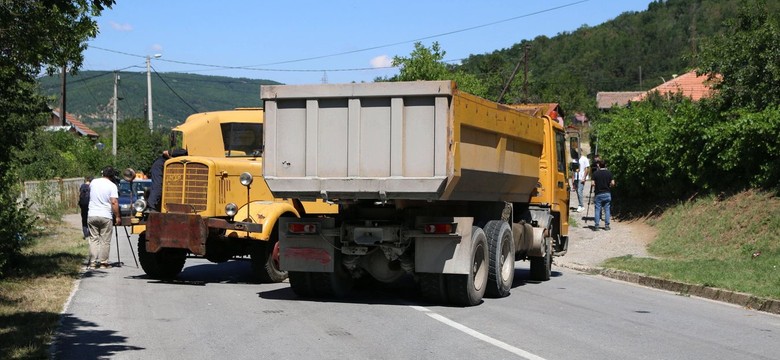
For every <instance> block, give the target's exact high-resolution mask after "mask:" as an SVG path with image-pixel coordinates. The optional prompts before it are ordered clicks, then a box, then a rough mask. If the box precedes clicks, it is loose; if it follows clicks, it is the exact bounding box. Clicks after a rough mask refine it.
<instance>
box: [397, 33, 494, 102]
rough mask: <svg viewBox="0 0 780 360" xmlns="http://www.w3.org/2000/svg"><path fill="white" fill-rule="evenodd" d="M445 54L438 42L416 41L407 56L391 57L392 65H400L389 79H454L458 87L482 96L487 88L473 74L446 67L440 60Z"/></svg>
mask: <svg viewBox="0 0 780 360" xmlns="http://www.w3.org/2000/svg"><path fill="white" fill-rule="evenodd" d="M445 54H446V52H445V51H444V50H442V49H441V47H440V46H439V43H438V42H434V43H433V44H432V45H431V47H430V48H427V47H425V46H423V44H422V43H420V42H416V43H414V50H413V51H412V53H411V54H410V55H409V57H401V56H394V57H393V66H401V71H400V73H399V74H398V75H397V76H395V77H393V78H391V79H390V80H391V81H416V80H454V81H455V82H456V83H457V84H458V88H459V89H461V90H463V91H465V92H467V93H470V94H474V95H477V96H482V97H484V96H485V95H486V94H487V88H486V87H485V86H484V85H483V84H482V82H481V81H480V80H479V78H477V76H475V75H473V74H467V73H465V72H463V71H459V70H453V69H450V68H448V67H447V64H445V63H444V62H442V59H444V55H445Z"/></svg>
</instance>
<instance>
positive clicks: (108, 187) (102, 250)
mask: <svg viewBox="0 0 780 360" xmlns="http://www.w3.org/2000/svg"><path fill="white" fill-rule="evenodd" d="M101 175H102V176H103V177H101V178H98V179H95V180H92V182H91V183H90V185H89V210H88V214H87V225H88V226H89V235H90V236H89V254H90V258H91V259H92V261H94V262H93V263H92V264H90V266H92V267H95V268H97V267H100V268H101V269H107V268H110V267H111V265H110V264H109V263H108V254H109V251H110V250H111V235H113V233H114V226H113V225H121V222H122V219H121V218H120V216H119V200H118V199H119V191H118V189H117V187H116V184H115V183H114V178H116V171H114V168H113V167H111V166H107V167H105V168H104V169H103V171H102V172H101Z"/></svg>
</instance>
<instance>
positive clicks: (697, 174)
mask: <svg viewBox="0 0 780 360" xmlns="http://www.w3.org/2000/svg"><path fill="white" fill-rule="evenodd" d="M596 130H597V132H598V139H599V152H600V153H601V155H602V156H603V157H604V159H606V160H607V162H608V167H609V169H610V170H611V171H612V172H613V173H614V175H615V179H616V181H617V182H618V188H616V192H618V193H620V194H621V195H624V196H626V197H630V198H639V199H642V198H645V199H647V198H655V199H659V200H670V199H679V198H681V197H685V196H688V195H690V194H694V193H702V192H704V193H707V192H729V193H730V192H734V191H738V190H741V189H746V188H750V187H756V188H762V189H767V190H774V191H777V190H778V184H780V145H778V143H779V142H778V138H780V109H778V108H777V107H773V108H769V109H765V110H763V111H760V112H751V111H748V110H738V111H733V112H729V113H719V112H717V110H715V107H713V106H711V104H709V103H708V102H707V101H704V102H701V103H693V102H691V101H690V100H688V99H684V98H681V97H673V98H672V99H661V98H659V97H655V98H652V97H651V99H649V100H647V101H644V102H641V103H638V104H632V107H631V108H625V109H615V110H613V112H612V113H610V114H607V115H605V120H604V121H602V122H601V123H599V124H597V126H596Z"/></svg>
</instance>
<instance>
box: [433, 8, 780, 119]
mask: <svg viewBox="0 0 780 360" xmlns="http://www.w3.org/2000/svg"><path fill="white" fill-rule="evenodd" d="M743 2H744V1H743V0H707V1H702V0H657V1H654V2H651V3H650V4H649V5H648V9H647V10H645V11H640V12H626V13H623V14H621V15H620V16H618V17H616V18H615V19H613V20H611V21H607V22H605V23H603V24H600V25H595V26H593V24H590V26H585V25H583V26H581V27H580V28H579V29H577V30H575V31H572V32H563V33H560V34H558V35H557V36H554V37H551V38H550V37H546V36H538V37H536V38H535V39H533V40H528V41H523V42H521V43H517V44H515V45H513V46H511V47H509V48H506V49H500V50H496V51H494V52H492V53H487V54H479V55H472V56H469V58H468V59H466V60H464V61H463V63H462V65H460V66H459V69H460V70H463V71H465V72H467V73H470V74H474V75H476V76H477V77H478V78H479V79H480V80H482V81H484V82H485V83H486V84H488V86H489V87H490V95H489V97H490V98H492V99H496V98H498V96H499V94H500V93H501V91H502V89H503V86H504V84H505V83H506V80H507V79H509V78H510V74H511V73H512V70H513V69H515V68H516V67H517V65H518V63H519V64H520V65H522V64H523V62H524V59H525V58H526V57H525V51H526V48H525V47H526V45H528V48H527V59H528V60H527V61H528V85H527V89H528V90H527V96H526V94H525V93H524V92H523V91H522V89H523V80H524V72H523V67H522V66H521V67H520V68H519V69H520V71H519V72H518V73H517V76H516V77H515V80H514V82H513V86H512V89H511V90H510V91H509V92H508V94H507V95H505V96H504V101H506V102H525V101H527V102H557V103H560V104H561V106H562V107H563V109H564V110H565V111H566V113H567V115H568V116H567V119H570V118H571V116H573V112H574V111H585V112H587V113H588V114H589V116H591V115H595V114H598V112H597V111H596V107H595V102H596V93H597V92H599V91H640V90H641V91H644V90H649V89H651V88H653V87H655V86H657V85H659V84H661V83H662V82H664V81H665V80H669V79H671V77H672V76H673V75H674V74H683V73H685V72H687V71H689V70H692V69H694V68H696V65H697V63H696V61H697V59H696V53H697V50H698V46H699V44H701V42H702V41H704V40H705V39H707V38H710V37H713V36H714V35H716V34H719V33H722V32H724V31H726V26H725V25H724V21H725V20H726V19H727V18H730V17H734V16H735V15H736V14H737V9H738V8H739V5H740V4H741V3H743ZM749 2H754V1H753V0H751V1H749ZM766 3H767V8H768V9H769V10H771V11H772V12H778V11H780V1H767V2H766ZM592 5H594V4H586V5H583V6H592ZM445 50H446V49H445ZM591 118H593V117H592V116H591Z"/></svg>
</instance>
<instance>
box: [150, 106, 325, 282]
mask: <svg viewBox="0 0 780 360" xmlns="http://www.w3.org/2000/svg"><path fill="white" fill-rule="evenodd" d="M263 118H264V111H263V110H262V109H258V108H251V109H246V108H242V109H235V110H230V111H217V112H208V113H199V114H194V115H192V116H190V117H188V118H187V120H186V121H185V122H184V123H183V124H181V125H179V126H177V127H175V128H174V129H172V132H171V134H172V136H171V147H172V148H183V149H186V150H187V155H185V156H179V157H174V158H170V159H168V160H167V161H166V162H165V164H164V174H163V183H162V202H161V204H162V206H161V210H160V212H146V213H145V215H144V216H143V220H142V221H143V222H144V224H145V225H146V228H145V231H144V232H143V233H141V234H140V235H139V245H138V251H139V258H140V262H141V266H142V268H143V269H144V271H145V272H146V273H147V275H149V276H150V277H153V278H172V277H175V276H176V275H177V274H178V273H179V272H181V270H182V268H183V266H184V263H185V260H186V257H187V256H188V255H191V256H202V257H204V258H206V259H208V260H209V261H212V262H217V263H220V262H225V261H228V260H231V259H235V258H242V257H245V256H249V257H250V260H251V262H252V269H253V273H254V275H255V277H256V279H257V280H259V281H260V282H279V281H282V280H284V279H286V277H287V274H286V272H284V271H282V270H280V268H279V266H278V258H277V257H275V256H274V254H275V253H276V252H275V251H274V250H275V249H276V248H277V247H278V245H277V243H278V237H277V232H278V231H277V228H278V226H277V220H279V219H280V218H282V217H296V218H297V217H305V216H312V214H319V213H331V214H332V213H335V212H337V211H338V209H337V208H336V207H335V206H330V205H328V204H326V203H324V202H321V201H320V202H319V203H315V202H309V203H303V202H300V201H297V200H292V199H277V198H274V197H273V195H272V194H271V192H270V190H269V189H268V187H267V185H266V183H265V181H264V180H263V177H262V168H263V157H262V155H263V154H262V151H263Z"/></svg>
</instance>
